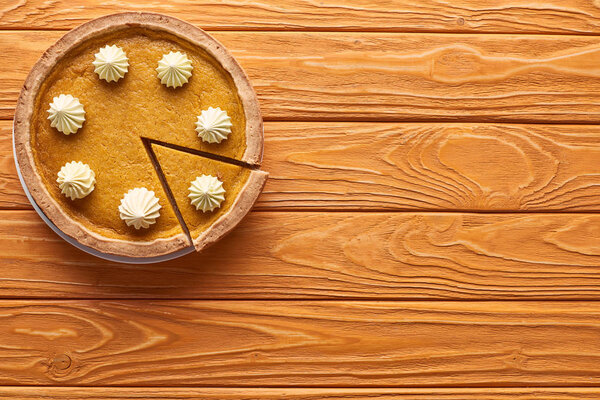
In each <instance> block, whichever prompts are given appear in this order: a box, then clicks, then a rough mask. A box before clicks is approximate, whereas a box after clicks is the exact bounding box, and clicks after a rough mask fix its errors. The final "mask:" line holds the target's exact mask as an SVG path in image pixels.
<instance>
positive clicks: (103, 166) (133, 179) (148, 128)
mask: <svg viewBox="0 0 600 400" xmlns="http://www.w3.org/2000/svg"><path fill="white" fill-rule="evenodd" d="M106 45H111V46H112V45H116V46H118V47H119V48H121V49H122V50H123V51H124V52H125V53H126V55H127V58H128V62H129V66H128V71H127V73H126V74H125V75H124V77H123V78H121V79H118V80H117V81H112V82H107V81H106V80H103V79H100V78H99V76H98V74H97V73H96V72H94V65H93V64H92V63H93V62H94V59H95V54H96V53H97V52H98V51H99V49H100V48H101V47H104V46H106ZM170 52H181V53H185V54H186V55H187V57H188V58H189V60H190V61H191V64H192V66H193V72H192V75H191V77H190V78H189V81H188V82H187V83H185V84H184V85H183V86H181V87H177V88H172V87H167V86H166V85H164V84H162V83H161V80H160V79H159V78H158V76H157V70H156V68H157V65H158V62H159V60H161V58H162V57H163V56H164V55H165V54H168V53H170ZM61 94H69V95H71V96H73V97H74V98H77V99H79V102H80V103H81V104H82V105H83V107H84V108H85V122H84V123H83V126H82V127H81V128H80V129H78V130H77V132H75V133H72V134H70V135H66V134H63V133H62V132H60V131H59V130H57V129H56V128H54V127H52V126H51V121H50V120H49V119H48V112H47V110H48V108H49V104H50V103H52V102H53V99H54V98H55V97H58V96H59V95H61ZM209 107H213V108H217V107H218V108H220V109H221V110H223V111H225V112H226V113H227V115H228V116H229V117H230V120H231V133H230V134H229V135H228V136H227V138H226V139H225V140H223V141H221V142H220V143H207V142H205V141H203V140H202V139H201V138H199V137H198V133H197V132H196V129H195V128H196V125H195V123H196V121H197V117H198V116H200V115H201V114H202V111H203V110H207V109H209ZM245 126H246V120H245V114H244V109H243V105H242V102H241V100H240V98H239V96H238V92H237V90H236V87H235V85H234V82H233V80H232V78H231V76H230V75H229V74H228V73H227V71H225V70H224V69H223V68H222V67H221V65H220V64H219V63H218V62H217V61H216V60H214V59H213V58H212V57H211V56H210V55H209V54H208V53H207V52H205V51H204V50H202V49H201V48H199V47H197V46H194V45H192V44H191V43H188V42H187V41H185V40H183V39H181V38H179V37H177V36H175V35H171V34H169V33H167V32H162V31H160V32H159V31H154V30H151V29H147V28H128V29H126V30H118V31H115V32H112V33H108V34H105V35H101V36H96V37H94V38H93V39H90V40H87V41H84V42H83V43H82V44H80V45H79V46H77V47H75V48H74V49H72V50H71V51H69V52H68V53H67V54H66V55H65V56H64V57H63V58H62V59H61V60H60V61H59V62H58V63H57V64H56V65H55V67H54V68H53V69H52V71H51V72H50V74H49V75H48V76H47V78H46V79H45V80H44V82H43V83H42V85H41V86H40V89H39V91H38V93H37V96H36V97H35V102H34V110H33V114H32V119H31V128H30V134H31V143H30V145H31V153H32V156H33V159H34V162H35V165H36V169H37V171H38V173H39V175H40V176H41V179H42V181H43V183H44V185H45V186H46V188H47V189H48V191H49V194H50V196H52V198H53V199H54V200H56V202H58V204H59V205H60V207H62V209H63V210H64V211H65V212H66V213H67V214H68V215H69V216H70V217H71V218H72V219H74V220H75V221H77V222H79V223H81V224H82V225H83V226H85V227H86V228H88V229H89V230H91V231H92V232H96V233H98V234H100V235H102V236H105V237H108V238H114V239H123V240H134V241H152V240H154V239H160V238H168V237H171V236H174V235H177V234H181V233H182V227H181V225H180V223H179V221H178V218H177V215H176V213H175V210H174V209H173V208H172V206H171V204H170V201H169V197H168V196H167V193H166V192H165V190H164V189H163V185H162V184H161V181H160V179H159V177H158V175H157V171H155V166H154V164H153V160H152V158H151V155H150V153H149V147H150V145H149V142H147V143H144V142H143V140H142V138H146V139H151V140H154V141H159V142H165V143H175V144H177V145H179V146H183V147H188V148H191V149H196V150H199V151H202V152H206V153H211V154H215V155H220V156H224V157H228V158H231V159H238V160H240V159H242V157H243V154H244V152H245V151H246V133H245ZM155 152H157V153H158V158H159V163H160V164H161V165H163V166H164V167H165V170H166V171H165V172H166V174H167V181H168V183H169V184H170V185H173V186H172V189H173V195H174V196H175V198H176V201H177V204H178V205H179V207H180V209H181V213H182V215H183V218H184V220H186V221H189V225H190V231H193V232H198V231H199V230H203V229H206V228H207V227H208V226H209V225H210V224H211V223H212V222H214V221H215V220H216V219H217V218H218V216H219V214H220V213H223V212H226V210H227V209H228V208H229V207H230V206H231V204H232V202H233V200H234V199H235V198H236V197H237V194H238V193H239V191H240V190H241V188H242V187H243V186H244V183H245V182H246V181H247V179H248V176H249V174H250V172H249V170H246V169H244V168H242V167H238V166H235V165H232V164H226V163H221V162H217V161H214V160H209V159H205V158H203V157H200V156H197V155H190V154H187V153H182V152H180V151H175V150H172V149H166V148H164V147H161V146H155ZM72 161H77V162H81V163H84V164H87V165H89V167H90V168H91V170H92V171H93V172H94V174H95V180H96V182H95V188H94V190H93V191H92V192H91V193H90V194H89V195H87V196H85V197H83V198H80V199H75V200H72V199H70V198H68V197H66V196H65V195H64V194H62V193H61V190H60V188H59V186H58V184H57V173H58V172H59V171H60V170H61V167H63V166H64V165H65V164H66V163H69V162H72ZM201 174H211V175H215V176H217V177H220V178H221V179H222V180H223V182H224V183H223V186H224V187H225V189H226V200H225V202H224V204H223V207H221V208H218V209H217V210H214V211H212V212H208V213H206V212H203V211H199V210H197V209H195V208H194V207H193V206H192V205H191V204H190V203H189V199H187V200H188V201H187V203H186V196H187V193H186V190H187V188H188V187H189V185H190V182H191V181H192V180H193V179H194V178H195V177H196V176H198V175H201ZM139 187H143V188H146V189H148V190H149V191H153V192H154V194H155V196H156V197H157V198H158V199H159V205H160V206H161V208H160V217H159V218H157V219H156V223H154V224H152V225H150V226H149V227H148V228H143V229H135V228H134V227H133V226H128V225H127V224H126V223H124V221H123V220H122V219H121V218H120V216H119V205H120V204H121V199H122V198H123V196H124V195H125V193H127V192H128V191H129V190H131V189H134V188H139Z"/></svg>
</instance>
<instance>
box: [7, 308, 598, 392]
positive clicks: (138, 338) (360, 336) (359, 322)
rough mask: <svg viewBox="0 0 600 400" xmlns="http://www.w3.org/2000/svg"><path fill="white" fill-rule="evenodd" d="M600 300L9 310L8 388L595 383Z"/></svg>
mask: <svg viewBox="0 0 600 400" xmlns="http://www.w3.org/2000/svg"><path fill="white" fill-rule="evenodd" d="M599 317H600V303H597V302H546V303H544V305H543V307H541V306H540V304H539V303H538V302H374V301H370V302H336V301H327V302H323V301H322V302H308V301H292V302H290V301H268V302H264V301H263V302H260V301H256V302H247V301H228V302H223V301H216V302H215V301H212V302H211V301H209V302H203V301H157V300H155V301H131V300H130V301H81V300H79V301H63V302H61V301H3V302H0V321H1V323H0V335H1V337H2V338H3V343H2V347H0V359H1V360H2V363H0V384H3V385H86V386H87V385H89V386H107V385H108V386H111V385H116V386H162V385H167V386H168V385H171V386H172V385H180V386H186V385H207V386H236V387H242V386H265V385H268V386H269V385H274V386H284V387H294V386H301V387H302V386H306V385H307V384H308V385H311V386H350V387H363V386H366V387H377V386H395V387H396V386H397V387H411V386H430V387H432V386H473V385H476V386H491V385H494V386H529V385H533V384H535V385H537V386H556V385H564V386H577V385H590V386H591V385H598V384H599V383H600V343H599V342H598V340H597V338H598V336H599V335H600V324H599V323H598V319H599Z"/></svg>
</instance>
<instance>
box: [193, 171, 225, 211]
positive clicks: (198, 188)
mask: <svg viewBox="0 0 600 400" xmlns="http://www.w3.org/2000/svg"><path fill="white" fill-rule="evenodd" d="M189 191H190V194H189V195H188V197H189V198H190V202H191V203H192V205H193V206H194V207H196V210H202V211H203V212H207V211H212V210H214V209H215V208H218V207H221V203H222V202H223V200H225V189H224V188H223V182H221V181H220V180H219V179H218V178H216V177H214V176H212V175H202V176H199V177H197V178H196V179H195V180H194V181H192V185H191V186H190V187H189Z"/></svg>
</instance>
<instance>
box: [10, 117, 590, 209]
mask: <svg viewBox="0 0 600 400" xmlns="http://www.w3.org/2000/svg"><path fill="white" fill-rule="evenodd" d="M11 128H12V124H11V122H10V121H0V207H2V208H8V209H12V208H16V209H19V208H21V209H23V208H31V207H30V204H29V202H28V200H27V198H26V197H25V194H24V193H23V189H22V188H21V184H20V182H19V180H18V178H17V174H16V171H15V168H14V162H13V156H12V143H11V140H10V137H11V136H10V135H11ZM265 135H266V144H265V159H264V163H263V168H264V169H265V170H267V171H269V173H270V177H269V181H268V182H267V187H266V189H265V191H264V193H263V195H262V196H261V197H260V199H259V201H258V203H257V206H256V207H257V209H259V210H298V209H321V210H339V209H346V210H348V209H350V210H352V209H354V210H359V209H369V210H384V209H387V210H416V211H419V210H493V211H506V210H509V211H518V210H535V211H567V210H568V211H572V210H577V211H599V210H600V163H599V162H598V160H600V127H598V126H579V125H578V126H564V125H489V124H434V123H423V124H409V123H408V124H407V123H405V124H395V123H339V122H336V123H308V122H267V123H266V124H265ZM365 155H367V156H365Z"/></svg>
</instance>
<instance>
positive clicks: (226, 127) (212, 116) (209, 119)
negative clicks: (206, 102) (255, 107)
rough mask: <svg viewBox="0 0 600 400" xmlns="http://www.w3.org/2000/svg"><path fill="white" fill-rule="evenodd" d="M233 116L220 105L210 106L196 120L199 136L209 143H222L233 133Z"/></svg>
mask: <svg viewBox="0 0 600 400" xmlns="http://www.w3.org/2000/svg"><path fill="white" fill-rule="evenodd" d="M231 126H232V124H231V118H229V115H227V112H226V111H223V110H221V108H220V107H217V108H212V107H208V110H204V111H202V113H201V114H200V115H199V116H198V121H196V132H198V137H199V138H201V139H202V140H203V141H205V142H208V143H221V142H222V141H223V140H225V139H227V136H229V134H230V133H231Z"/></svg>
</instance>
